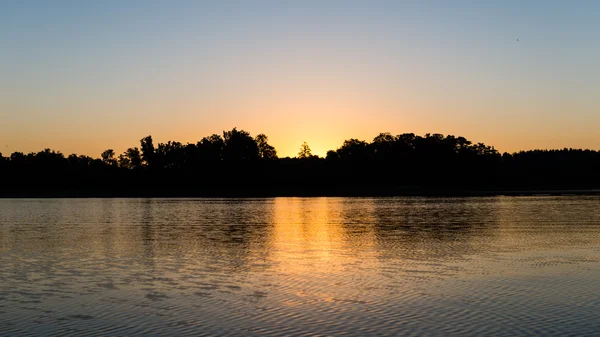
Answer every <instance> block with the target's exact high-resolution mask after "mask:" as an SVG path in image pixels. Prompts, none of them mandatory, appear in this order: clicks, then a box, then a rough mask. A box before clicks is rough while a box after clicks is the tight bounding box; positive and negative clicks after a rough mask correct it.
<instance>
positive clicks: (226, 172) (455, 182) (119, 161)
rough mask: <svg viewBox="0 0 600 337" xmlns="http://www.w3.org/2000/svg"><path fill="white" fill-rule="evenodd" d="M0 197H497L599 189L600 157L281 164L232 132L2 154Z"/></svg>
mask: <svg viewBox="0 0 600 337" xmlns="http://www.w3.org/2000/svg"><path fill="white" fill-rule="evenodd" d="M0 175H1V177H2V180H1V186H0V196H274V195H404V194H421V195H429V194H464V193H497V192H502V191H515V190H519V191H528V190H575V189H586V190H589V189H598V188H600V152H598V151H594V150H576V149H562V150H533V151H523V152H519V153H513V154H509V153H503V154H501V153H499V152H498V151H497V150H496V149H494V148H493V147H491V146H488V145H485V144H483V143H473V142H471V141H469V140H467V139H466V138H464V137H455V136H451V135H448V136H444V135H441V134H426V135H424V136H417V135H415V134H412V133H407V134H401V135H392V134H389V133H382V134H380V135H378V136H377V137H375V138H374V139H373V141H371V142H366V141H363V140H358V139H349V140H346V141H344V143H343V144H342V145H341V146H340V147H339V148H338V149H336V150H331V151H328V152H327V155H326V157H325V158H321V157H318V156H315V155H313V154H312V153H311V150H310V147H309V145H308V144H306V143H304V144H302V145H301V148H300V151H299V153H298V156H297V157H295V158H289V157H287V158H279V157H278V156H277V151H276V150H275V148H274V147H273V146H272V145H270V144H269V142H268V137H267V136H266V135H264V134H259V135H257V136H255V137H252V136H251V135H250V134H249V133H248V132H246V131H243V130H237V129H235V128H234V129H233V130H231V131H225V132H223V134H222V135H218V134H214V135H211V136H208V137H204V138H203V139H202V140H200V141H198V142H197V143H195V144H193V143H187V144H182V143H180V142H176V141H168V142H166V143H158V144H154V140H153V139H152V137H151V136H147V137H144V138H142V139H141V140H140V144H139V147H132V148H129V149H127V150H126V151H125V152H123V153H122V154H119V155H117V154H116V153H115V152H114V151H113V150H112V149H108V150H106V151H104V152H102V153H101V154H100V158H92V157H89V156H81V155H79V156H78V155H75V154H72V155H69V156H65V155H63V154H62V153H60V152H57V151H53V150H50V149H45V150H43V151H40V152H37V153H28V154H24V153H21V152H15V153H12V154H11V155H10V156H8V157H4V156H2V155H1V154H0Z"/></svg>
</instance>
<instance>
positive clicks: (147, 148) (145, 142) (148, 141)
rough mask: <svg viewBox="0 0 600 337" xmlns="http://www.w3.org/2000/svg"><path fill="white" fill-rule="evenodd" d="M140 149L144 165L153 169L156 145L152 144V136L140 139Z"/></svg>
mask: <svg viewBox="0 0 600 337" xmlns="http://www.w3.org/2000/svg"><path fill="white" fill-rule="evenodd" d="M140 148H141V150H142V156H141V158H142V164H145V165H146V166H148V167H151V168H152V167H153V166H154V165H153V164H154V143H153V142H152V136H146V137H144V138H142V139H140Z"/></svg>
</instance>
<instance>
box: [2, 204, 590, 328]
mask: <svg viewBox="0 0 600 337" xmlns="http://www.w3.org/2000/svg"><path fill="white" fill-rule="evenodd" d="M599 206H600V197H597V196H595V197H582V196H573V197H568V196H567V197H493V198H306V199H305V198H275V199H4V200H0V266H1V269H0V335H7V336H12V335H40V336H41V335H57V336H82V335H117V336H118V335H121V336H132V335H144V336H152V335H156V336H172V335H189V336H218V335H240V336H306V335H325V336H342V335H344V336H385V335H409V336H412V335H414V336H418V335H446V336H448V335H457V336H468V335H473V336H475V335H478V336H480V335H495V336H501V335H505V336H519V335H522V336H526V335H561V336H564V335H572V336H582V335H590V336H591V335H598V334H600V320H598V319H597V316H598V313H599V312H600V295H599V294H600V282H599V281H600V212H599V209H600V207H599Z"/></svg>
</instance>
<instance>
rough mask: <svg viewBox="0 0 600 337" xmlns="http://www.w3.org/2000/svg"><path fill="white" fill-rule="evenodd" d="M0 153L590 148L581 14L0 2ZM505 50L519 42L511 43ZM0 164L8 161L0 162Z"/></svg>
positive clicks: (445, 7)
mask: <svg viewBox="0 0 600 337" xmlns="http://www.w3.org/2000/svg"><path fill="white" fill-rule="evenodd" d="M0 9H1V10H0V43H1V46H2V47H1V52H0V73H1V74H2V76H1V77H0V118H1V120H2V123H0V142H2V143H3V144H5V146H4V150H2V151H3V152H11V151H24V152H28V151H37V150H39V149H41V148H44V147H51V148H55V149H57V150H61V151H62V152H65V153H71V152H76V153H80V154H89V155H93V156H98V155H99V153H100V152H101V151H102V150H103V149H106V148H114V149H115V150H116V151H118V152H120V151H123V150H124V149H125V148H126V147H129V146H134V145H136V144H137V141H138V140H139V139H140V138H141V137H143V136H145V135H147V134H152V135H153V136H154V137H155V138H156V139H157V140H158V141H166V140H169V139H172V140H180V141H184V142H187V141H190V142H195V141H197V140H199V139H200V138H202V137H203V136H206V135H209V134H212V133H219V132H221V131H222V130H225V129H231V128H232V127H234V126H237V127H239V128H244V129H246V130H248V131H250V132H251V133H253V134H257V133H261V132H263V133H266V134H267V135H268V136H269V137H270V141H271V143H273V145H274V146H275V147H276V148H277V149H278V150H279V151H280V153H281V154H282V155H294V154H295V153H296V152H297V149H298V148H299V146H300V144H301V143H302V142H303V141H307V142H308V143H309V145H311V147H312V148H313V150H314V152H316V153H319V154H324V153H325V151H326V150H328V149H332V148H335V147H337V146H339V145H340V144H341V142H342V141H343V140H344V139H347V138H351V137H353V138H362V139H366V140H370V139H372V138H373V137H374V136H376V134H377V133H378V132H383V131H389V132H392V133H401V132H415V133H425V132H440V133H444V134H456V135H463V136H466V137H467V138H469V139H472V140H474V141H482V142H486V143H488V144H491V145H495V146H496V147H497V148H498V149H499V150H501V151H516V150H520V149H529V148H557V147H587V148H598V146H599V145H598V144H600V133H598V132H597V130H596V129H597V127H598V126H599V125H600V113H599V112H600V109H599V108H600V101H599V100H598V99H597V98H596V97H597V96H599V94H600V65H599V64H598V60H600V36H599V34H598V32H600V3H598V2H594V1H586V2H584V1H571V2H567V1H502V2H495V3H490V2H481V1H403V2H400V1H360V2H359V1H302V2H297V3H296V4H289V3H287V2H282V1H220V2H202V1H188V2H181V1H102V2H91V1H4V2H3V3H2V4H1V5H0ZM517 39H518V41H517ZM5 154H6V153H5Z"/></svg>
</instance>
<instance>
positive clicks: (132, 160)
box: [119, 147, 142, 169]
mask: <svg viewBox="0 0 600 337" xmlns="http://www.w3.org/2000/svg"><path fill="white" fill-rule="evenodd" d="M141 166H142V157H141V154H140V149H138V148H137V147H130V148H128V149H127V150H126V151H125V152H124V153H123V154H121V155H119V167H122V168H126V169H137V168H139V167H141Z"/></svg>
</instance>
